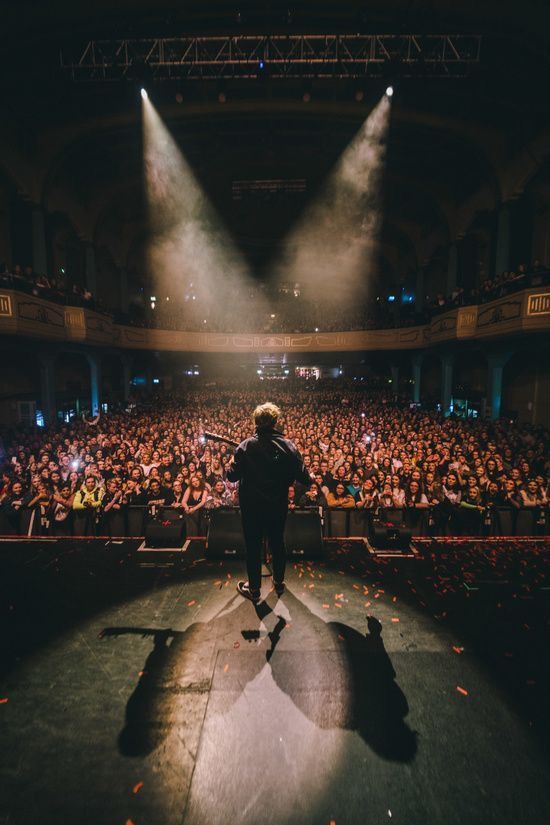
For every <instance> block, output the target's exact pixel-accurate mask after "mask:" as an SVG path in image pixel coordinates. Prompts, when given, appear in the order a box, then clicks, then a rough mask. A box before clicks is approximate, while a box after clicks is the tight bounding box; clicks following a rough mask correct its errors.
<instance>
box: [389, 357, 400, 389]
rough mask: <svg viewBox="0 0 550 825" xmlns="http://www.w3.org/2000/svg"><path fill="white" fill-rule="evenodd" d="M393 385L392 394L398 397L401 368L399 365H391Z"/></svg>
mask: <svg viewBox="0 0 550 825" xmlns="http://www.w3.org/2000/svg"><path fill="white" fill-rule="evenodd" d="M391 385H392V392H394V393H395V394H396V395H397V394H398V393H399V366H398V365H397V364H392V365H391Z"/></svg>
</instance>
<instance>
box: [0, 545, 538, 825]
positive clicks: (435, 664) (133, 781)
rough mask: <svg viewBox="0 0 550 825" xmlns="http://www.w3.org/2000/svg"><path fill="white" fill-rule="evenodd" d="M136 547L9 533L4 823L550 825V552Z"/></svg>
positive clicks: (0, 702)
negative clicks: (254, 593) (158, 550)
mask: <svg viewBox="0 0 550 825" xmlns="http://www.w3.org/2000/svg"><path fill="white" fill-rule="evenodd" d="M137 544H138V542H132V541H125V542H121V543H109V542H104V541H96V542H94V541H81V542H77V541H72V542H71V541H68V542H48V541H34V542H20V543H17V542H9V541H3V542H0V564H1V565H2V580H1V584H0V591H1V596H2V601H1V610H2V658H1V668H2V679H1V687H0V726H1V731H2V733H1V741H2V748H1V751H0V788H1V790H0V823H1V825H36V823H41V825H45V824H46V823H47V824H48V825H49V824H50V823H52V825H53V823H55V825H59V823H64V822H71V823H73V822H74V823H79V825H84V823H90V825H91V824H92V823H93V825H118V823H120V824H121V825H125V823H126V825H129V824H130V823H133V825H146V824H147V825H149V824H150V823H154V824H155V825H172V823H174V825H175V823H177V824H178V825H181V823H184V824H185V825H199V824H200V825H218V823H219V825H221V823H223V824H224V825H227V823H239V825H240V823H247V824H248V823H250V825H263V823H277V825H284V823H293V825H294V823H307V825H323V824H324V823H326V825H329V823H336V825H354V824H355V823H358V825H359V823H361V825H364V823H386V822H391V823H403V825H405V824H406V825H416V823H418V824H419V825H420V823H422V825H425V823H441V825H465V824H466V823H467V825H478V824H479V825H488V823H499V825H505V824H507V823H510V825H511V824H512V823H514V825H517V823H529V822H540V823H542V822H547V821H548V816H549V811H550V762H549V753H548V745H547V740H548V733H549V727H548V722H549V709H548V702H547V699H548V696H549V695H550V693H549V689H550V679H549V667H548V663H549V649H550V645H549V644H548V630H549V612H548V604H549V601H550V598H549V597H550V589H549V588H550V583H549V580H548V558H549V555H550V547H549V545H548V544H547V543H544V542H541V541H538V542H536V541H530V542H521V541H515V542H514V541H510V542H500V543H498V544H495V543H494V544H488V543H487V542H485V543H484V542H478V543H476V542H467V541H466V542H462V543H435V542H434V543H430V542H424V543H420V544H419V545H418V548H419V555H418V557H417V558H403V559H391V558H389V559H388V558H373V557H372V556H371V555H369V554H368V552H366V550H365V548H364V546H363V544H361V543H354V542H348V543H339V544H338V543H334V544H330V545H328V546H327V557H326V559H325V560H324V561H316V562H311V563H310V562H301V563H292V562H290V563H289V570H288V577H287V582H288V590H287V592H286V594H285V595H284V596H283V597H282V598H281V599H277V598H276V596H275V594H274V593H268V590H269V586H268V585H267V584H266V587H265V596H266V599H265V601H264V602H263V603H262V604H261V605H260V606H259V607H258V609H255V608H254V606H253V605H252V604H251V603H249V602H246V601H243V599H242V598H241V597H239V596H238V595H237V593H236V592H235V584H236V581H237V580H238V579H239V578H240V577H243V574H244V564H243V563H242V562H241V561H238V560H232V561H213V562H209V561H207V560H206V559H205V557H204V545H203V544H202V543H201V542H194V543H192V544H191V545H190V547H189V548H188V550H187V551H186V552H185V553H183V554H181V557H180V558H179V559H178V561H177V563H176V564H175V565H173V566H167V567H158V566H151V567H149V566H140V565H138V564H136V561H135V552H134V551H135V548H136V545H137ZM159 558H160V557H159ZM266 582H267V580H266ZM367 615H369V616H371V617H373V618H371V619H369V620H367Z"/></svg>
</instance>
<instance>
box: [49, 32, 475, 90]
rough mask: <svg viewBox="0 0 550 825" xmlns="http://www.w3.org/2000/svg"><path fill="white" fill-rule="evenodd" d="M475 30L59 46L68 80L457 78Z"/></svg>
mask: <svg viewBox="0 0 550 825" xmlns="http://www.w3.org/2000/svg"><path fill="white" fill-rule="evenodd" d="M480 55H481V35H464V34H427V35H420V34H403V35H401V34H398V35H396V34H376V35H374V34H372V35H363V34H313V35H305V34H300V35H298V34H296V35H292V34H289V35H278V34H277V35H237V36H214V37H166V38H146V39H139V40H90V41H88V43H86V45H85V46H84V47H83V48H80V49H79V50H78V51H77V52H74V53H69V50H64V51H63V52H62V53H61V67H62V68H63V69H65V70H67V71H70V72H71V73H72V77H73V80H75V81H120V80H123V79H128V80H130V79H131V80H138V81H139V80H141V79H142V78H143V80H144V81H147V80H151V79H153V80H221V79H227V80H230V79H233V78H240V79H252V78H253V79H256V78H258V77H259V76H261V75H262V74H263V75H265V76H269V77H272V78H365V77H369V76H372V77H379V76H381V75H384V74H385V72H386V70H387V69H389V70H390V71H395V72H397V73H398V74H399V76H400V77H407V76H414V77H426V76H429V77H432V76H435V77H464V76H465V75H467V74H468V72H469V70H470V68H471V67H472V65H474V64H476V63H479V61H480Z"/></svg>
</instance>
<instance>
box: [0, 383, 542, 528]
mask: <svg viewBox="0 0 550 825" xmlns="http://www.w3.org/2000/svg"><path fill="white" fill-rule="evenodd" d="M264 392H265V387H264V386H263V385H262V384H260V382H258V383H257V384H250V383H248V384H244V383H243V384H242V385H240V386H239V385H236V384H235V383H233V384H232V385H231V386H229V385H227V386H224V385H223V384H216V385H207V384H205V385H202V386H200V387H199V388H197V386H194V387H191V386H189V388H188V390H187V391H186V392H185V393H184V394H183V395H182V396H181V397H179V398H172V399H170V400H166V399H158V400H157V401H155V402H148V403H145V404H142V405H140V406H137V407H136V406H134V407H133V408H129V409H128V410H126V411H122V412H117V413H112V414H108V415H107V414H106V415H102V416H101V417H100V418H99V420H98V421H97V422H96V423H94V422H92V423H90V422H86V421H84V420H79V419H75V420H74V421H72V422H71V423H69V424H63V425H59V426H57V427H55V428H51V429H48V430H44V431H40V430H32V431H28V430H26V431H23V430H19V429H15V430H12V431H10V432H6V433H4V434H3V436H2V442H1V448H0V466H1V470H2V474H1V479H0V509H1V516H2V519H3V524H4V526H6V525H8V527H9V526H11V528H13V529H14V530H15V531H17V529H18V525H19V522H20V518H21V514H22V513H23V512H24V511H29V510H34V511H35V512H36V514H37V519H38V518H39V519H40V524H41V525H43V527H44V529H46V530H47V531H49V532H52V533H54V534H68V533H69V534H70V533H71V531H72V529H73V528H72V525H71V522H72V520H73V519H76V517H77V515H78V514H81V513H83V512H84V513H86V514H88V515H89V517H90V519H91V522H92V523H93V524H94V525H95V527H94V529H95V530H96V532H98V533H101V523H102V520H103V523H104V522H105V520H106V516H107V515H108V514H109V513H111V514H112V513H119V514H120V513H123V512H124V511H125V509H127V508H128V507H129V506H130V505H142V506H143V507H146V508H148V510H149V511H153V512H156V511H160V510H161V508H163V507H170V508H171V509H179V510H180V511H181V512H182V513H183V514H185V515H186V516H188V517H191V516H193V514H197V513H198V512H199V511H204V512H207V511H208V510H211V509H213V508H218V507H222V506H234V505H238V485H237V484H233V483H231V482H229V481H228V480H227V472H228V468H229V466H230V464H231V462H232V460H233V459H232V454H233V453H232V447H231V446H228V445H226V444H223V443H217V442H212V441H209V440H208V439H205V437H204V435H203V432H204V430H208V431H211V432H215V433H218V434H220V435H224V436H227V437H229V438H231V439H233V440H235V441H237V442H239V441H241V440H242V439H243V438H245V437H247V436H249V435H251V434H252V432H253V424H252V420H251V411H252V410H253V409H254V407H255V406H256V404H257V403H258V401H259V400H261V397H262V395H263V393H264ZM270 395H271V396H272V399H271V400H273V401H274V402H276V403H277V404H278V405H279V406H280V407H281V409H282V412H283V418H282V420H281V421H280V429H281V430H283V431H284V433H285V435H286V436H288V437H289V438H291V439H292V440H293V441H294V442H295V443H296V445H297V447H298V449H299V450H300V451H301V453H302V455H303V458H304V463H305V465H306V467H307V469H308V471H309V473H310V474H311V484H310V485H309V486H307V485H295V486H292V487H291V488H290V490H289V508H290V509H291V510H292V509H295V508H308V507H317V508H318V507H322V508H326V509H329V510H330V509H331V508H345V509H350V510H351V509H354V510H369V511H371V512H372V513H373V514H377V513H378V514H379V513H381V512H383V511H384V510H385V509H387V508H403V509H404V510H408V511H410V512H412V513H416V514H419V513H421V512H422V511H427V510H429V511H430V513H431V514H432V522H433V525H434V526H435V529H436V530H438V531H442V532H444V531H447V532H449V531H451V532H452V531H453V519H455V517H456V515H457V514H464V513H467V512H476V513H486V512H488V511H490V510H492V509H494V508H497V507H504V508H511V509H512V510H519V509H520V508H538V509H539V510H544V509H545V508H546V507H547V503H548V492H549V490H548V481H549V479H548V471H549V467H550V459H549V457H548V450H547V448H548V433H547V431H545V430H544V429H542V428H537V427H533V426H531V425H527V424H511V423H509V422H508V421H499V422H486V421H482V420H478V419H476V420H462V419H457V418H454V417H452V416H451V417H448V418H444V417H442V416H441V415H440V414H438V413H435V412H427V411H424V410H422V409H418V408H411V406H410V404H409V403H408V402H405V401H402V402H401V401H399V400H396V399H395V398H394V397H391V396H389V395H388V394H387V393H386V392H385V391H380V392H377V393H376V395H374V396H373V395H372V394H371V395H368V394H367V393H366V392H365V391H364V390H363V389H361V388H359V387H358V386H357V385H354V384H353V382H351V383H348V382H345V381H337V380H330V379H327V380H320V381H317V382H315V383H313V384H312V383H310V382H308V383H307V384H301V383H300V382H299V380H298V379H297V380H296V382H294V383H290V382H289V383H288V384H286V385H285V386H280V385H278V386H276V387H274V388H271V387H270Z"/></svg>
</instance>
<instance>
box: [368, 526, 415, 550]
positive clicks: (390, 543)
mask: <svg viewBox="0 0 550 825" xmlns="http://www.w3.org/2000/svg"><path fill="white" fill-rule="evenodd" d="M411 538H412V531H411V530H410V529H409V528H408V527H396V526H394V525H393V524H392V525H389V526H388V525H386V524H383V523H375V524H373V525H372V529H371V533H370V543H371V545H372V547H374V549H375V550H406V549H407V548H408V547H409V545H410V543H411Z"/></svg>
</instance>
